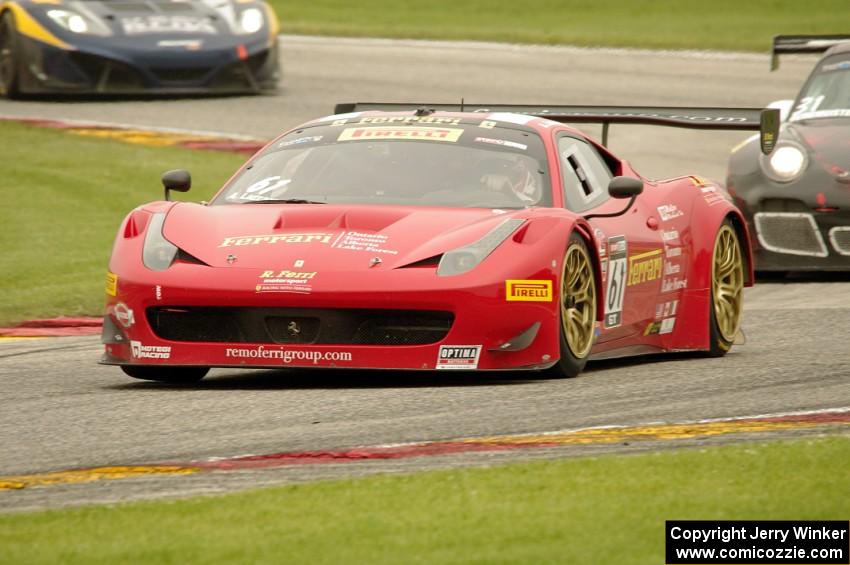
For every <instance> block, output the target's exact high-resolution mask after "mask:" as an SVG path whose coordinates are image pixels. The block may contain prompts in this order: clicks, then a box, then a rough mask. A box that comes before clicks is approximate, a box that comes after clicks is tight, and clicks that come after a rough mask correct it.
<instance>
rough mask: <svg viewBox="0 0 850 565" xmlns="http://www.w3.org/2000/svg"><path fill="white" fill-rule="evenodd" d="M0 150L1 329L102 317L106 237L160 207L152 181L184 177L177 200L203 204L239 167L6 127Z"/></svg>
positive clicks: (211, 157) (222, 159)
mask: <svg viewBox="0 0 850 565" xmlns="http://www.w3.org/2000/svg"><path fill="white" fill-rule="evenodd" d="M0 144H2V146H3V151H2V152H0V170H2V171H3V173H2V175H0V194H2V195H3V205H2V207H0V249H2V250H3V251H2V254H0V325H6V324H9V323H12V322H15V321H20V320H23V319H26V318H33V317H42V316H57V315H77V314H84V315H99V314H101V312H102V309H103V302H104V277H105V275H106V268H107V262H108V260H109V254H110V251H111V248H112V241H113V239H114V238H115V233H116V231H117V230H118V226H119V225H120V223H121V220H122V219H123V218H124V216H125V215H126V214H127V213H128V212H129V211H130V210H132V209H133V208H135V207H136V206H138V205H140V204H142V203H144V202H149V201H151V200H158V199H162V185H161V184H160V182H159V177H160V174H161V173H162V172H163V171H165V170H167V169H175V168H186V169H189V170H190V171H192V173H193V175H194V179H193V184H194V185H195V188H193V189H192V192H190V193H189V194H188V195H186V196H185V198H187V199H191V200H203V199H206V198H209V197H210V196H211V195H212V194H213V193H214V192H215V190H216V189H217V188H218V187H219V186H221V184H223V183H224V181H225V180H227V178H228V177H229V176H230V175H231V174H232V173H233V172H234V171H235V170H236V168H237V167H238V166H239V164H240V163H241V162H243V161H244V160H245V158H244V157H243V156H239V155H235V154H225V153H216V152H212V151H191V150H187V149H182V148H174V147H164V148H157V147H147V146H141V145H131V144H126V143H119V142H116V141H111V140H104V139H94V138H87V137H81V136H77V135H71V134H68V133H63V132H60V131H53V130H45V129H39V128H35V127H31V126H24V125H20V124H14V123H8V122H6V123H3V122H0ZM180 197H183V195H180Z"/></svg>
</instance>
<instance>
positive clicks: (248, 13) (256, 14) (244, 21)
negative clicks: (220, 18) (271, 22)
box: [239, 8, 265, 33]
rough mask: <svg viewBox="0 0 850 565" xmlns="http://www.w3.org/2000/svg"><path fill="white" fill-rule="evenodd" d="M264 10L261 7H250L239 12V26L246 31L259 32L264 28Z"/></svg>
mask: <svg viewBox="0 0 850 565" xmlns="http://www.w3.org/2000/svg"><path fill="white" fill-rule="evenodd" d="M264 21H265V20H264V18H263V12H262V11H261V10H260V9H259V8H248V9H246V10H243V11H242V13H241V14H239V27H241V28H242V31H243V32H245V33H257V32H258V31H260V30H261V29H262V28H263V22H264Z"/></svg>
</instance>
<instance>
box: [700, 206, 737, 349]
mask: <svg viewBox="0 0 850 565" xmlns="http://www.w3.org/2000/svg"><path fill="white" fill-rule="evenodd" d="M743 299H744V254H743V251H742V249H741V241H740V239H739V238H738V232H736V231H735V227H734V226H733V225H732V223H731V222H730V221H729V220H726V221H724V222H723V224H722V225H721V226H720V229H719V230H717V236H716V237H715V239H714V252H713V253H712V260H711V308H710V320H709V338H710V342H709V344H710V349H709V351H708V355H709V356H710V357H722V356H724V355H726V353H727V352H728V351H729V350H730V349H731V348H732V343H734V341H735V336H736V335H737V334H738V331H740V329H741V315H742V313H743Z"/></svg>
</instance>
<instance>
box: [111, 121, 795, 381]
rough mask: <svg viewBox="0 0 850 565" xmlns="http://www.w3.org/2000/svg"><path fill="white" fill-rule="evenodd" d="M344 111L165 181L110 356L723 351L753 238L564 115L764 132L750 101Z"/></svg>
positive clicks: (142, 372)
mask: <svg viewBox="0 0 850 565" xmlns="http://www.w3.org/2000/svg"><path fill="white" fill-rule="evenodd" d="M416 108H418V109H416ZM434 108H438V109H434ZM338 110H339V111H338V113H337V114H335V115H332V116H328V117H326V118H323V119H319V120H316V121H313V122H310V123H308V124H306V125H303V126H301V127H298V128H296V129H294V130H292V131H290V132H288V133H285V134H284V135H282V136H280V137H278V138H277V139H275V140H274V141H272V142H271V143H269V144H268V145H267V146H266V147H265V148H264V149H262V150H261V151H259V152H258V153H257V154H256V155H254V156H253V157H252V158H251V159H250V160H249V161H248V162H247V163H246V164H245V165H244V166H243V167H242V168H241V169H240V170H239V171H238V172H237V173H236V175H235V176H234V177H233V178H232V179H231V180H230V181H229V182H228V183H227V184H226V185H225V186H224V187H223V188H222V189H221V191H220V192H219V193H218V194H217V195H216V196H215V197H214V198H213V200H212V201H211V202H210V203H209V204H194V203H176V202H169V201H168V191H169V190H188V188H189V186H190V182H191V181H190V176H189V174H188V172H186V171H170V172H168V173H166V174H165V175H164V176H163V184H164V185H165V188H166V200H165V201H160V202H153V203H150V204H145V205H143V206H140V207H139V208H137V209H135V210H133V211H132V212H131V213H130V214H129V215H128V216H127V218H126V219H125V220H124V222H123V224H122V225H121V227H120V229H119V231H118V235H117V238H116V240H115V245H114V249H113V252H112V258H111V260H110V263H109V273H108V276H107V285H106V293H107V314H106V317H105V318H104V330H103V342H104V344H105V353H104V356H103V358H102V360H101V362H102V363H105V364H112V365H120V366H121V367H122V369H123V370H124V372H126V373H127V374H128V375H130V376H133V377H137V378H144V379H153V380H166V381H181V380H193V379H199V378H201V377H203V376H204V375H205V374H206V372H207V370H208V368H209V367H242V368H249V367H266V368H268V367H299V368H301V367H337V368H364V369H367V368H380V369H412V370H417V369H424V370H428V369H438V370H441V369H447V370H464V369H465V370H476V369H477V370H493V369H537V370H543V369H550V370H551V374H552V375H559V376H575V375H577V374H578V373H579V372H580V371H581V370H582V368H583V367H584V365H585V363H586V361H587V360H588V359H589V358H609V357H618V356H626V355H637V354H643V353H656V352H663V351H682V350H700V351H706V352H708V353H709V354H711V355H716V356H719V355H723V354H724V353H726V351H727V350H728V349H729V348H730V346H731V345H732V344H733V342H734V341H735V339H736V336H737V334H738V331H739V327H740V322H741V300H742V292H743V289H744V286H746V285H748V284H750V282H751V280H752V277H751V269H750V264H751V263H750V258H749V239H748V235H747V228H746V222H745V221H744V219H743V218H742V217H741V215H740V213H739V212H738V210H737V209H736V208H735V207H734V206H733V205H732V204H731V202H730V201H729V200H728V199H727V198H726V196H725V194H724V192H723V191H722V189H721V188H719V187H717V186H715V185H713V184H710V183H708V182H705V181H703V180H702V179H700V178H699V177H692V176H687V177H681V178H676V179H672V180H668V181H660V182H655V181H650V180H647V179H644V178H642V177H641V176H639V175H638V174H637V173H636V172H635V171H634V170H633V169H632V168H631V166H629V164H628V163H627V162H625V161H622V160H621V159H619V158H617V157H616V156H614V155H613V154H611V153H610V152H609V151H607V150H606V149H605V147H604V146H602V145H600V144H598V143H596V142H595V141H593V140H592V139H590V138H588V137H587V136H585V135H584V134H582V133H581V132H579V131H577V130H575V129H572V128H570V127H567V126H565V125H563V124H562V122H602V123H603V124H605V126H606V127H607V125H608V124H610V123H617V122H635V123H651V124H667V125H677V126H682V127H701V128H724V129H725V128H736V129H758V128H759V127H760V121H759V120H760V119H761V120H762V121H764V122H765V123H766V124H768V123H769V120H764V117H761V118H760V111H759V110H748V109H737V110H730V109H706V108H701V109H698V108H600V107H575V106H571V107H565V106H560V107H545V108H544V107H530V106H510V107H504V106H503V107H495V106H473V107H470V106H468V105H467V106H465V107H464V108H463V109H462V110H463V111H460V110H461V108H458V107H457V106H454V107H449V106H440V105H436V106H435V107H432V106H431V105H426V106H423V107H418V105H412V106H411V105H365V104H360V105H347V106H343V107H338ZM383 110H388V111H383ZM776 114H778V112H777V111H774V110H767V111H766V114H765V115H766V116H775V115H776ZM544 116H545V117H544ZM775 122H776V123H777V124H778V118H776V119H775ZM765 127H767V126H765ZM770 134H771V132H769V131H768V132H766V135H765V145H766V149H768V150H769V146H770V143H769V141H770Z"/></svg>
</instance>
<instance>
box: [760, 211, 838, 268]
mask: <svg viewBox="0 0 850 565" xmlns="http://www.w3.org/2000/svg"><path fill="white" fill-rule="evenodd" d="M747 220H748V222H749V223H750V230H751V233H753V234H755V238H754V240H753V251H754V256H755V261H756V270H758V271H849V270H850V211H841V210H839V211H832V212H818V211H815V210H809V211H795V212H784V211H783V212H777V211H774V210H769V209H768V210H759V211H756V212H755V213H753V214H751V215H748V218H747Z"/></svg>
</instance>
